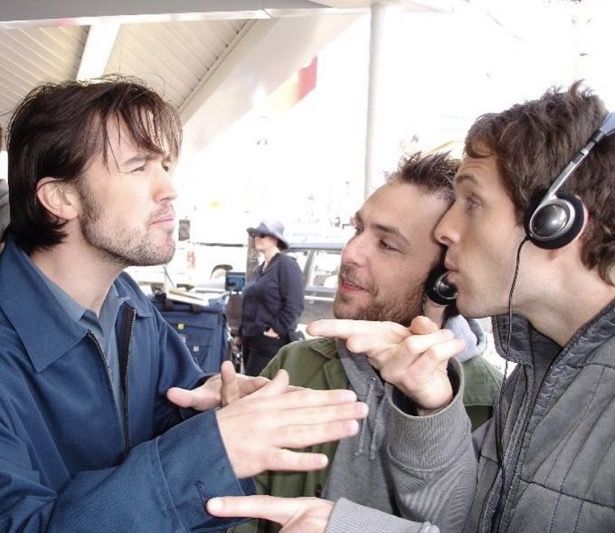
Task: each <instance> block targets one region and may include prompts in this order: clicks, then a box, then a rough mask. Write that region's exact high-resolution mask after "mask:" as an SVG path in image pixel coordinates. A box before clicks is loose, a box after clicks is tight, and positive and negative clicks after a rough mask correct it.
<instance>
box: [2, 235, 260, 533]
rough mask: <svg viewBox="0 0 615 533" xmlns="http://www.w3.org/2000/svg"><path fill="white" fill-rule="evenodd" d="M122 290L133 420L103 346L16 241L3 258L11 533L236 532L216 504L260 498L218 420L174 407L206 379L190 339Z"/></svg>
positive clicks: (137, 294) (5, 514)
mask: <svg viewBox="0 0 615 533" xmlns="http://www.w3.org/2000/svg"><path fill="white" fill-rule="evenodd" d="M85 275H87V273H84V276H85ZM114 286H115V289H116V290H117V293H118V295H119V296H120V297H121V298H124V299H125V300H126V301H125V302H124V303H123V304H122V307H121V308H120V311H119V314H118V319H117V322H116V332H117V338H118V354H119V358H120V368H121V369H122V374H123V376H124V378H123V379H122V388H123V390H122V392H123V405H122V408H121V413H122V414H123V416H120V412H118V409H117V408H116V403H115V399H114V393H113V390H112V384H111V379H110V377H109V373H108V370H107V367H106V363H105V361H104V354H103V353H102V351H101V349H100V348H99V347H98V346H99V345H98V343H97V342H96V339H95V338H94V335H93V334H92V333H91V332H89V331H88V330H87V329H86V328H84V327H83V326H81V325H80V324H78V323H77V322H75V321H74V320H72V319H71V318H70V317H69V316H68V315H67V313H66V312H65V311H64V309H63V308H62V307H61V306H60V305H58V300H57V299H56V298H55V296H54V295H53V293H52V292H51V291H50V289H49V287H48V286H47V284H46V282H45V280H44V279H43V278H42V277H41V274H40V273H39V272H38V270H37V269H36V268H35V266H34V265H33V264H32V263H31V261H30V260H29V258H28V257H27V256H26V254H25V253H24V252H23V251H22V250H21V249H19V248H18V246H17V245H16V244H15V243H14V242H13V241H12V240H9V241H8V243H7V245H6V247H5V249H4V251H3V252H2V254H1V255H0V480H2V481H1V482H0V530H2V531H11V532H12V531H32V532H35V531H36V532H39V531H59V532H68V531H88V532H112V531H134V532H148V533H150V532H158V531H160V532H162V531H177V532H179V531H205V530H207V531H210V530H212V529H214V528H216V527H225V524H229V521H228V520H226V521H225V520H224V519H221V518H215V517H212V516H210V515H208V514H207V513H206V512H205V510H204V502H205V501H206V500H207V499H208V498H210V497H212V496H219V495H226V494H235V495H241V494H243V493H244V492H251V491H252V490H253V483H252V482H251V481H241V482H240V481H238V480H237V479H236V477H235V476H234V475H233V468H232V466H231V464H230V462H229V460H228V457H227V454H226V450H225V448H224V445H223V442H222V439H221V436H220V432H219V429H218V425H217V419H216V415H215V411H214V410H211V411H206V412H204V413H199V414H195V413H194V412H190V413H188V412H185V413H183V414H185V415H188V414H190V415H193V416H191V417H190V418H187V419H185V420H182V416H181V414H182V413H180V410H179V409H178V408H177V407H175V406H174V405H173V404H171V403H170V402H169V401H167V399H166V397H165V393H166V391H167V389H168V388H169V387H171V386H179V387H186V388H191V387H193V386H194V385H195V384H197V383H198V382H199V381H200V380H201V379H202V377H203V374H202V372H201V371H200V369H199V368H198V367H197V366H196V364H195V363H194V361H193V359H192V357H191V356H190V354H189V352H188V351H187V350H186V348H185V346H184V344H183V342H182V341H181V339H180V338H179V337H178V336H177V334H176V333H175V332H174V331H173V329H172V328H171V327H170V326H168V325H167V324H166V322H164V320H163V319H162V317H161V316H160V315H159V313H158V312H157V311H156V310H155V309H154V308H153V307H152V305H151V303H150V302H149V300H148V299H147V298H146V297H145V295H144V294H143V293H142V292H141V291H140V290H139V289H138V287H137V286H136V284H135V283H134V282H133V281H132V279H131V278H130V277H129V276H128V275H127V274H121V275H120V276H119V277H118V278H117V279H116V280H115V282H114ZM235 523H236V521H235Z"/></svg>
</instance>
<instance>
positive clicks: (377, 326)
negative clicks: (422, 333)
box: [307, 319, 409, 339]
mask: <svg viewBox="0 0 615 533" xmlns="http://www.w3.org/2000/svg"><path fill="white" fill-rule="evenodd" d="M307 331H308V333H309V334H310V335H314V336H320V337H339V338H341V339H347V338H348V337H351V336H353V335H379V336H386V337H391V336H393V337H396V338H397V337H400V338H404V337H406V336H408V334H409V332H408V329H407V328H405V327H404V326H402V325H401V324H396V323H394V322H375V321H372V320H346V319H323V320H316V321H315V322H311V323H310V324H309V325H308V328H307Z"/></svg>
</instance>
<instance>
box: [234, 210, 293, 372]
mask: <svg viewBox="0 0 615 533" xmlns="http://www.w3.org/2000/svg"><path fill="white" fill-rule="evenodd" d="M247 231H248V234H249V235H250V237H252V238H253V239H254V248H255V249H256V251H257V252H259V253H260V254H262V255H263V257H264V261H263V263H261V264H260V265H259V266H258V268H257V269H256V272H255V274H254V278H253V279H252V281H251V282H250V283H249V284H248V285H247V286H246V288H245V289H244V291H243V300H242V312H241V325H240V326H239V336H240V339H241V343H242V347H243V356H244V361H245V372H246V374H248V375H250V376H258V375H259V374H260V373H261V370H263V368H265V366H267V363H268V362H269V361H270V360H271V359H272V358H273V356H274V355H275V354H276V353H277V352H278V350H279V349H280V348H281V347H282V346H284V345H285V344H288V343H289V342H290V341H291V340H293V339H292V336H293V333H294V331H295V329H296V328H297V322H298V321H299V317H300V316H301V313H302V312H303V305H304V302H303V275H302V273H301V269H300V268H299V265H298V264H297V261H295V259H293V258H292V257H289V256H287V255H285V254H283V253H280V252H282V251H283V250H286V249H287V248H288V241H287V240H286V239H285V237H284V225H283V224H282V223H281V222H279V221H277V220H263V221H262V222H261V223H260V224H259V225H258V226H256V227H255V228H248V229H247Z"/></svg>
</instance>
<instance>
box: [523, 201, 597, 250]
mask: <svg viewBox="0 0 615 533" xmlns="http://www.w3.org/2000/svg"><path fill="white" fill-rule="evenodd" d="M557 199H558V200H559V201H558V202H553V203H547V204H545V205H543V206H542V207H540V208H539V209H536V206H538V205H539V204H540V197H539V199H538V200H536V201H533V202H532V203H531V205H532V208H531V209H529V210H528V211H527V215H526V217H525V220H524V227H525V233H526V235H527V236H528V239H529V240H530V241H532V243H534V245H536V246H538V247H539V248H544V249H545V250H555V249H556V248H562V247H564V246H566V245H567V244H569V243H571V242H572V241H573V240H574V239H575V237H576V236H577V235H578V234H579V233H580V232H581V229H582V228H583V222H584V221H585V210H584V209H583V202H581V200H580V199H579V198H578V197H576V196H574V195H572V194H568V193H558V194H557ZM562 214H563V215H564V218H565V219H566V220H570V227H569V228H568V229H567V230H566V231H565V232H564V233H562V234H560V235H557V234H556V232H555V230H556V229H557V226H555V230H554V229H552V228H551V227H550V226H552V225H554V221H555V220H556V219H557V218H558V217H561V216H562ZM532 218H533V224H534V231H531V230H530V222H531V221H532ZM537 229H539V230H540V231H539V232H538V231H537ZM551 232H552V234H551V235H550V233H551ZM535 233H540V234H541V235H542V238H537V237H536V236H535Z"/></svg>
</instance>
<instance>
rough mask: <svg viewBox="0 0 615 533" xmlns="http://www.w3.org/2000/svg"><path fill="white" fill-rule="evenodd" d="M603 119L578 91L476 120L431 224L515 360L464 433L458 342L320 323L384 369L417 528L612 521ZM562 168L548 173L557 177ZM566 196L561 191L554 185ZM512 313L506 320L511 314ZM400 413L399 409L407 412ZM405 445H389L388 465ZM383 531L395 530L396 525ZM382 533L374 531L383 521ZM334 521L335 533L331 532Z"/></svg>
mask: <svg viewBox="0 0 615 533" xmlns="http://www.w3.org/2000/svg"><path fill="white" fill-rule="evenodd" d="M613 118H614V117H613V115H611V114H608V113H607V112H606V110H605V107H604V105H603V103H602V102H601V100H600V99H599V98H598V97H597V96H595V95H593V94H591V93H590V92H589V91H588V90H586V89H584V88H582V87H581V85H580V84H579V83H575V84H573V85H572V87H571V88H570V89H569V90H567V91H562V92H559V91H557V90H550V91H548V92H547V93H545V95H543V96H542V97H541V98H540V99H538V100H535V101H530V102H526V103H524V104H521V105H516V106H513V107H512V108H510V109H508V110H506V111H503V112H501V113H498V114H488V115H484V116H482V117H480V118H479V119H478V120H477V121H476V122H475V124H474V125H473V126H472V128H471V129H470V131H469V133H468V136H467V138H466V143H465V157H464V159H463V161H462V164H461V166H460V168H459V171H458V172H457V175H456V177H455V195H456V199H455V203H454V204H453V206H452V207H451V208H450V209H449V211H448V212H447V213H446V215H445V216H444V217H443V219H442V220H441V221H440V223H439V224H438V226H437V228H436V232H435V234H436V237H437V239H438V240H439V241H440V242H441V243H443V244H445V245H446V246H447V248H448V250H447V254H446V260H445V265H446V267H447V268H448V270H449V271H450V273H449V281H450V282H451V283H454V284H456V285H457V288H458V293H459V294H458V300H457V303H458V307H459V309H460V311H461V312H462V313H464V314H465V315H467V316H474V317H481V316H487V315H494V316H495V315H498V316H497V317H496V318H495V319H494V335H495V339H496V342H497V343H498V347H499V349H500V351H501V353H502V355H503V356H504V357H505V358H507V359H508V360H510V361H514V362H516V363H517V366H516V368H515V370H514V371H513V373H512V374H511V375H510V377H509V378H508V379H507V380H506V383H505V385H504V386H503V388H502V393H501V398H500V399H499V401H498V402H497V403H496V406H495V410H494V417H493V418H492V420H491V421H490V423H489V424H486V425H485V426H483V427H482V428H480V429H479V430H478V431H477V432H475V433H474V436H473V440H474V444H475V448H473V446H472V438H471V435H470V424H469V423H468V420H467V418H466V417H465V415H464V414H463V406H462V403H461V397H462V392H463V388H464V380H463V374H462V373H461V372H460V368H459V365H458V364H457V363H456V361H455V360H454V359H453V358H452V356H453V355H454V353H455V349H456V347H455V346H454V344H453V343H452V342H451V341H450V340H449V339H447V338H446V337H445V336H444V335H443V333H442V331H439V330H438V328H437V325H436V324H434V323H433V322H431V321H430V320H428V319H426V318H417V319H415V320H414V321H413V322H412V324H411V325H410V328H409V329H408V330H406V329H405V328H401V327H399V326H396V325H393V324H374V323H358V322H346V321H328V322H326V323H320V324H316V325H315V326H314V327H313V328H312V333H315V334H321V335H331V336H336V337H343V338H346V339H347V341H346V343H347V345H348V346H349V347H350V348H351V349H353V350H355V351H360V350H363V351H365V352H367V354H368V356H369V358H370V362H371V363H372V364H373V365H374V366H375V367H376V368H378V369H380V372H381V373H382V374H383V375H384V374H385V373H388V372H389V371H391V370H392V369H394V368H396V369H398V370H399V369H402V370H403V371H402V372H399V375H400V376H401V378H400V379H399V380H398V381H397V383H396V390H395V391H394V392H393V393H392V397H393V400H394V401H396V404H397V405H398V406H399V408H400V409H403V410H404V411H405V412H406V413H407V414H408V418H409V420H407V421H406V426H405V427H404V428H403V431H404V432H405V433H404V436H405V439H406V441H405V442H406V444H405V446H411V447H413V448H414V449H415V450H417V451H418V450H423V453H422V454H419V453H417V454H416V456H415V460H414V464H413V465H411V466H410V468H409V470H408V476H409V478H411V479H409V481H408V485H409V486H411V487H412V488H413V491H412V493H411V494H410V495H409V496H408V497H407V499H406V497H405V496H404V498H405V499H404V503H405V504H407V505H408V506H409V507H411V508H412V512H413V515H412V516H413V519H414V520H416V521H418V522H422V521H425V520H429V521H431V522H432V523H434V524H452V523H454V524H456V526H455V527H454V528H452V527H451V528H446V527H442V526H441V527H442V531H449V530H451V531H452V530H461V529H463V530H464V531H468V532H475V531H478V532H487V531H489V532H492V531H524V532H544V531H592V532H606V531H612V530H613V524H615V492H614V491H613V486H614V485H615V448H614V447H613V440H614V430H613V428H615V409H614V408H613V406H614V405H615V365H614V363H613V361H614V357H615V338H614V337H615V268H614V263H615V240H614V239H613V235H614V234H615V202H613V197H612V196H613V190H615V138H614V137H612V136H611V134H612V133H613V130H614V129H615V128H614V127H613V122H614V120H613ZM558 172H559V174H557V173H558ZM560 188H561V191H560ZM513 313H514V315H513ZM404 402H405V403H404ZM404 453H405V447H401V446H400V447H399V448H397V447H395V446H392V447H390V448H389V450H388V454H389V456H390V459H391V461H396V460H397V458H398V457H400V455H401V454H404ZM260 498H262V497H253V499H247V500H245V499H242V498H240V499H238V500H234V499H228V500H226V499H223V500H218V499H215V500H211V501H210V502H209V505H208V509H209V510H210V511H211V512H212V513H214V514H217V515H225V516H226V515H233V514H238V515H249V516H259V517H262V516H265V517H270V518H272V519H275V520H276V521H278V522H279V523H282V524H285V525H286V527H285V529H284V531H285V532H286V531H287V532H291V531H293V527H295V526H297V527H298V528H299V529H297V530H301V529H300V527H301V525H302V524H305V523H307V522H305V520H307V519H309V520H310V522H309V523H310V524H311V529H310V531H322V530H324V527H325V526H324V524H326V523H327V522H328V526H327V531H328V532H336V531H345V530H347V528H348V524H352V528H353V529H357V530H359V528H361V529H362V530H363V531H379V532H382V531H419V529H420V531H423V532H424V531H436V530H437V528H435V527H433V526H429V525H428V524H422V525H421V524H420V523H416V522H415V523H414V524H412V523H410V522H407V521H402V520H400V519H397V518H393V517H389V516H387V515H384V514H383V513H378V512H377V511H367V510H366V509H365V508H362V507H360V506H357V505H355V504H353V503H350V502H348V501H344V500H339V501H338V502H337V504H336V505H335V507H334V508H333V512H331V510H332V504H330V503H328V502H323V501H318V500H314V499H306V500H281V499H274V500H270V501H268V503H267V512H266V513H263V512H258V511H256V510H255V509H253V506H254V505H258V504H259V503H260ZM393 520H395V521H396V524H394V525H392V521H393ZM384 524H386V526H385V525H384ZM344 528H346V529H344Z"/></svg>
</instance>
